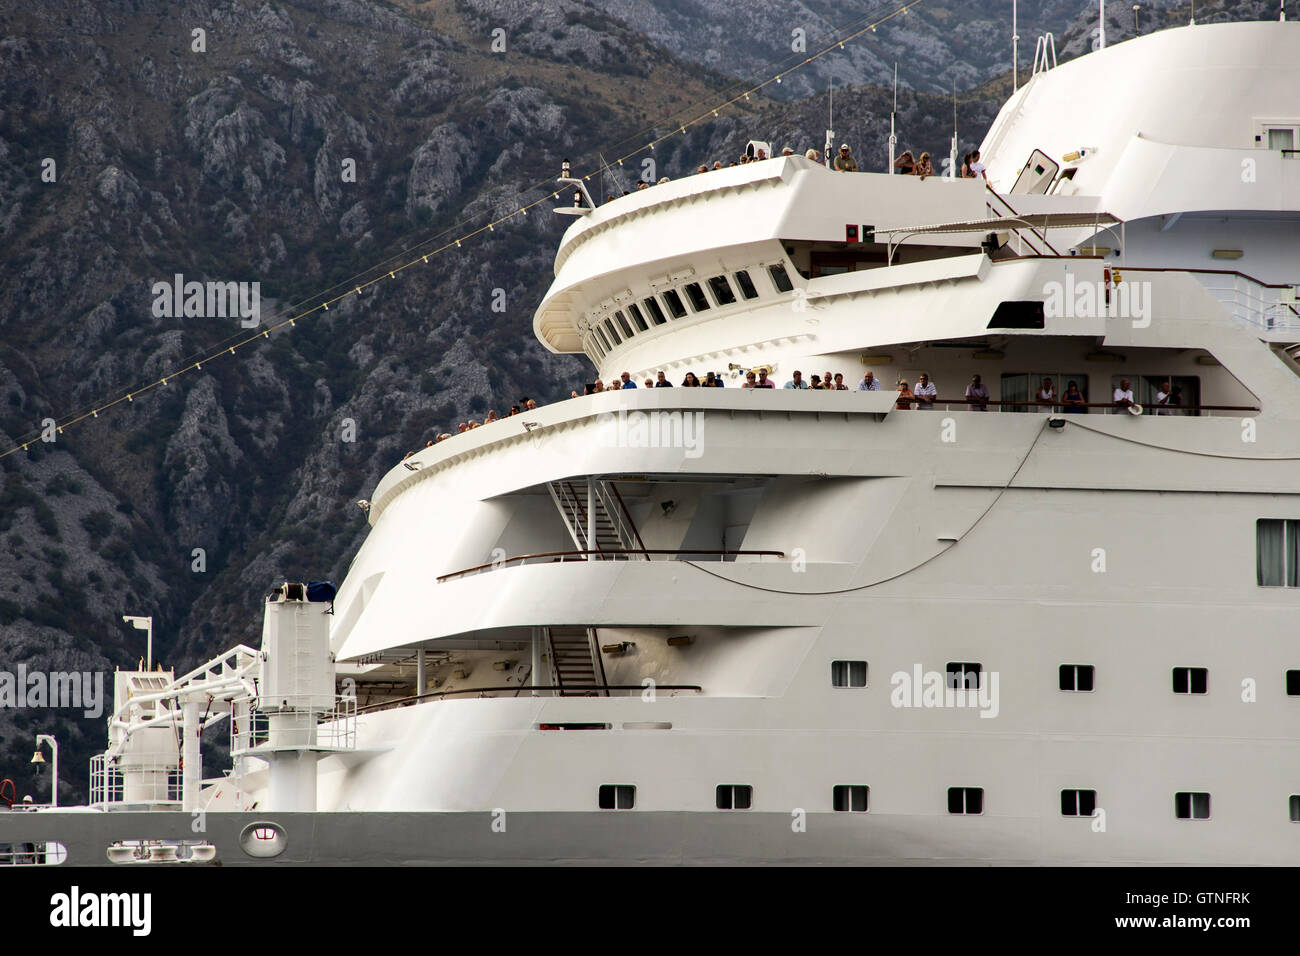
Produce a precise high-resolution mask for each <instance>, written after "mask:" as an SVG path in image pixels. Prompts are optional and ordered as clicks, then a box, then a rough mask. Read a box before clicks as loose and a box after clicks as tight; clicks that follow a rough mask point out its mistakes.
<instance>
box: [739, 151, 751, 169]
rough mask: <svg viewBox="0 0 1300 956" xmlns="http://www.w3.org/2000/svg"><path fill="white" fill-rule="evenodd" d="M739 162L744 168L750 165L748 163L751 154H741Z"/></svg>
mask: <svg viewBox="0 0 1300 956" xmlns="http://www.w3.org/2000/svg"><path fill="white" fill-rule="evenodd" d="M737 162H739V163H740V165H742V166H744V165H746V164H748V163H749V154H747V153H741V154H740V159H739V160H737Z"/></svg>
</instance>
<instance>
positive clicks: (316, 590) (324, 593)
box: [307, 581, 338, 604]
mask: <svg viewBox="0 0 1300 956" xmlns="http://www.w3.org/2000/svg"><path fill="white" fill-rule="evenodd" d="M337 590H338V589H337V588H335V587H334V582H332V581H312V582H311V583H310V584H308V585H307V600H308V601H318V602H320V603H321V604H324V603H325V602H327V601H333V600H334V595H335V593H336V592H337Z"/></svg>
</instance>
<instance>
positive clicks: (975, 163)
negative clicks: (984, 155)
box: [970, 149, 989, 179]
mask: <svg viewBox="0 0 1300 956" xmlns="http://www.w3.org/2000/svg"><path fill="white" fill-rule="evenodd" d="M986 169H987V167H986V166H985V165H984V164H983V163H981V162H980V151H979V150H978V149H977V150H975V152H973V153H971V154H970V171H971V172H972V173H974V174H975V178H976V179H988V178H989V177H988V174H987V173H986V171H985V170H986Z"/></svg>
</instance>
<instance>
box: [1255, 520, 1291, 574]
mask: <svg viewBox="0 0 1300 956" xmlns="http://www.w3.org/2000/svg"><path fill="white" fill-rule="evenodd" d="M1255 583H1256V584H1258V585H1259V586H1260V587H1262V588H1280V587H1288V588H1294V587H1300V521H1291V520H1285V519H1281V518H1260V519H1259V520H1258V521H1256V522H1255Z"/></svg>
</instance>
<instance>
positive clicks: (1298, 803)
mask: <svg viewBox="0 0 1300 956" xmlns="http://www.w3.org/2000/svg"><path fill="white" fill-rule="evenodd" d="M1288 802H1289V803H1290V805H1291V822H1292V823H1300V793H1293V794H1291V799H1290V801H1288Z"/></svg>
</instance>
